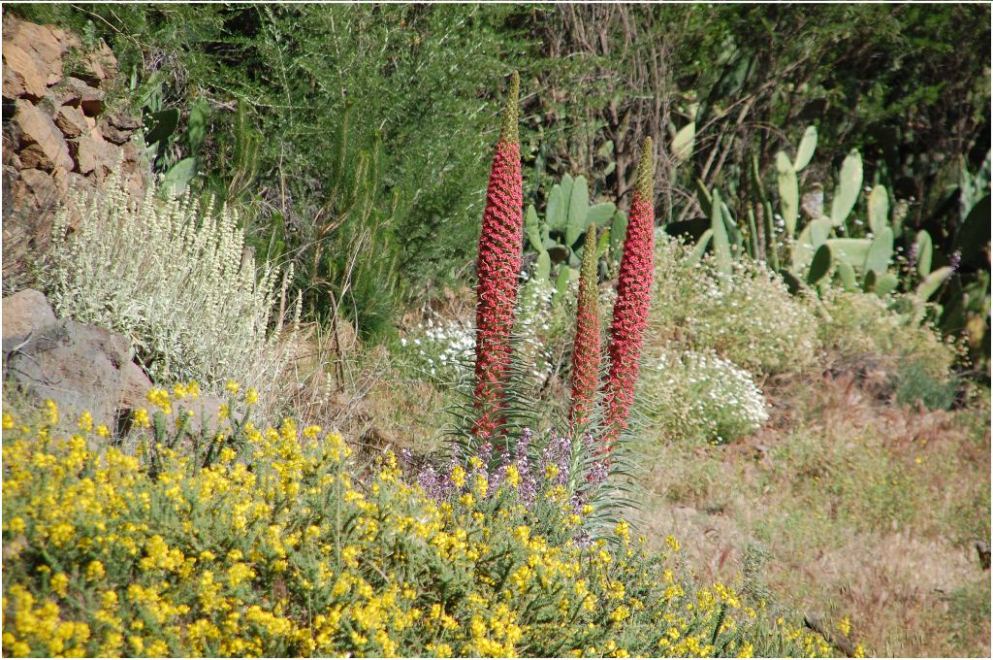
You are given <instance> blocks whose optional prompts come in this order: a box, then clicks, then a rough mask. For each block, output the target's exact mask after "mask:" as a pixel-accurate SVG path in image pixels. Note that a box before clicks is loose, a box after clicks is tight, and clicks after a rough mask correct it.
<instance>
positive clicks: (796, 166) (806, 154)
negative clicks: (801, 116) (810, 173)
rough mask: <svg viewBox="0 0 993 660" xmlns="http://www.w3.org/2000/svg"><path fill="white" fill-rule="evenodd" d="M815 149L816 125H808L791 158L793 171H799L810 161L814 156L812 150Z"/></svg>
mask: <svg viewBox="0 0 993 660" xmlns="http://www.w3.org/2000/svg"><path fill="white" fill-rule="evenodd" d="M815 149H817V127H816V126H808V127H807V130H805V131H804V132H803V137H802V138H800V146H799V147H797V150H796V158H795V159H793V171H794V172H799V171H801V170H802V169H803V168H805V167H806V166H807V164H808V163H810V159H811V158H813V157H814V150H815Z"/></svg>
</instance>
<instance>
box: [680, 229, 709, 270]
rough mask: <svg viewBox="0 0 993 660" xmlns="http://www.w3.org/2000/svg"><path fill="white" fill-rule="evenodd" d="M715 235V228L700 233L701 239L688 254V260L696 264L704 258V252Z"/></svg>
mask: <svg viewBox="0 0 993 660" xmlns="http://www.w3.org/2000/svg"><path fill="white" fill-rule="evenodd" d="M713 236H714V230H713V229H708V230H707V231H705V232H703V234H701V235H700V239H699V240H698V241H697V242H696V245H694V246H693V250H692V251H691V252H690V253H689V255H687V257H686V261H687V262H689V263H691V264H695V263H697V262H699V261H700V259H702V258H703V253H704V252H706V251H707V245H708V244H709V243H710V239H711V238H712V237H713Z"/></svg>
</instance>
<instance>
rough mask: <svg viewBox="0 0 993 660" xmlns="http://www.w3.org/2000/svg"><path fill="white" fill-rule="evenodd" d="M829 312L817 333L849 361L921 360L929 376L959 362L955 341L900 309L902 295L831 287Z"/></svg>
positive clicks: (825, 298)
mask: <svg viewBox="0 0 993 660" xmlns="http://www.w3.org/2000/svg"><path fill="white" fill-rule="evenodd" d="M822 301H823V303H824V311H825V314H824V318H822V319H821V321H820V323H819V324H818V326H817V334H818V338H819V339H820V342H821V344H822V345H823V346H824V348H825V349H828V350H831V351H833V352H835V353H836V355H837V356H838V357H840V358H841V359H842V360H844V361H846V362H852V363H856V362H859V361H863V360H865V359H866V358H867V357H869V358H875V359H876V360H882V361H883V362H885V363H886V364H887V365H888V366H891V367H893V366H896V365H897V364H902V363H907V362H917V363H919V364H920V368H922V369H923V370H924V371H925V372H927V374H928V375H929V377H930V378H932V379H937V380H939V381H945V380H946V379H947V377H948V374H949V372H950V370H951V368H952V365H953V364H954V363H955V359H956V355H957V350H956V346H955V344H954V343H953V342H951V341H949V340H944V339H942V337H941V335H939V334H938V332H937V331H935V330H934V329H933V328H932V327H931V326H930V325H928V324H926V323H925V324H920V323H916V322H914V321H913V318H912V316H911V314H910V313H901V312H900V311H899V309H900V299H899V298H897V297H885V298H880V297H879V296H877V295H875V294H868V293H862V292H847V291H840V290H837V289H830V290H828V291H827V292H826V294H825V295H824V296H823V297H822Z"/></svg>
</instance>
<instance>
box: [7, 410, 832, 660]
mask: <svg viewBox="0 0 993 660" xmlns="http://www.w3.org/2000/svg"><path fill="white" fill-rule="evenodd" d="M232 394H234V393H232ZM154 397H155V398H156V407H157V408H159V409H163V408H165V407H166V405H167V404H168V403H169V402H170V398H169V393H168V392H167V391H166V390H160V391H158V392H157V393H156V394H155V395H154ZM246 397H247V399H251V398H252V396H251V394H250V393H247V392H246V393H242V394H241V398H240V399H237V400H234V399H232V404H233V405H234V407H236V408H244V407H245V406H246V405H247V403H248V401H247V400H246ZM173 402H174V403H176V402H175V401H173ZM176 405H177V406H180V405H181V404H180V403H176ZM160 414H161V410H159V411H156V412H155V413H154V419H153V420H152V423H151V425H150V428H148V429H139V430H136V431H135V434H136V436H137V442H136V445H135V446H136V448H135V450H134V452H133V453H125V452H124V451H122V450H121V449H120V448H118V447H117V446H115V445H113V444H108V443H107V442H106V441H103V440H101V439H100V435H99V434H98V433H96V431H95V430H94V429H92V425H91V424H87V423H86V420H85V419H84V420H83V422H84V423H82V424H80V425H79V426H80V428H79V433H78V434H76V435H72V436H70V437H68V438H66V437H59V436H57V435H56V434H55V433H54V431H53V430H52V428H51V426H50V425H49V423H48V422H49V421H50V420H51V418H54V417H56V416H57V410H54V409H49V410H48V411H47V417H45V418H44V419H43V421H42V423H41V424H40V425H34V426H30V425H26V424H24V423H22V422H21V421H20V420H18V419H16V417H15V416H14V415H10V414H9V413H8V414H6V415H4V424H3V428H4V432H3V544H4V553H5V561H4V565H3V578H4V579H3V639H2V641H3V653H4V655H8V656H28V655H42V656H84V655H88V656H94V655H98V656H109V657H118V656H125V655H127V656H343V655H357V656H424V655H429V656H451V655H456V656H553V657H554V656H570V655H572V656H610V657H624V656H627V655H639V656H661V655H666V656H668V655H672V656H709V655H731V656H735V655H750V654H752V653H755V654H768V655H785V656H794V655H823V654H828V653H829V652H830V648H829V647H828V646H827V645H826V644H825V642H824V641H823V639H821V638H820V637H818V636H816V635H813V634H811V633H809V632H806V631H803V630H801V629H800V628H796V627H791V626H789V625H787V624H785V623H784V624H780V625H773V624H771V623H769V622H768V621H766V619H767V618H768V617H766V616H765V615H764V613H763V612H762V611H761V610H759V611H756V610H755V609H753V608H751V607H749V606H748V605H747V604H745V603H743V602H742V599H741V597H739V596H738V595H737V594H736V593H735V592H734V591H733V590H732V589H731V588H729V587H727V586H725V585H721V584H715V585H710V586H709V587H707V588H696V587H694V586H693V585H692V584H691V583H690V582H689V581H688V580H686V579H682V578H679V577H677V576H678V575H680V574H681V570H680V563H679V554H678V547H679V546H678V543H676V542H675V539H673V540H672V542H671V543H670V544H669V548H670V550H671V551H670V552H669V553H668V554H667V555H656V556H648V555H647V554H646V553H645V552H644V551H643V550H642V549H641V548H640V547H639V545H638V542H637V541H632V539H631V534H632V529H631V527H630V526H629V525H628V524H627V523H624V522H621V523H619V524H618V525H617V526H616V528H615V535H614V537H613V540H612V541H606V540H598V541H589V542H582V541H578V540H577V539H581V538H583V536H582V535H581V534H578V533H577V532H578V531H579V528H580V526H582V524H583V520H582V517H581V516H579V515H577V514H576V513H574V512H573V511H572V510H571V509H570V508H569V507H568V506H565V505H563V506H545V507H543V508H542V511H544V512H545V513H543V514H542V517H541V518H538V517H536V515H535V513H534V510H532V509H528V508H526V507H524V506H523V505H522V504H521V503H520V501H519V499H518V498H517V495H516V490H515V486H514V484H513V480H508V483H504V484H502V485H499V486H495V487H493V488H490V487H489V484H487V483H485V482H484V481H482V480H479V479H469V478H466V475H465V472H464V470H463V471H462V474H461V475H456V476H457V477H461V478H458V479H457V480H458V481H459V482H460V483H461V486H460V488H461V489H462V492H461V496H458V497H453V498H450V499H447V500H444V501H440V502H439V501H436V500H434V499H432V498H430V497H428V496H427V495H426V494H425V493H424V492H423V490H421V488H420V487H416V486H410V485H408V484H407V483H406V482H405V480H404V478H403V476H402V474H401V471H400V469H399V468H398V466H397V461H396V459H395V458H394V457H393V456H392V455H390V454H386V455H385V456H384V457H383V459H382V460H381V461H380V464H379V465H378V466H377V467H376V468H375V469H373V470H372V471H371V473H370V472H369V471H362V472H361V474H363V475H365V474H368V476H363V477H361V478H360V476H359V475H360V472H359V471H358V470H357V469H356V468H355V467H354V466H353V465H352V464H351V462H350V459H349V454H350V450H349V447H348V445H347V444H346V443H345V441H344V440H343V438H342V437H341V436H340V435H339V434H337V433H333V432H332V433H326V432H324V431H323V430H321V429H319V428H317V427H306V428H305V429H298V427H297V425H296V424H295V423H294V422H293V421H292V420H285V421H284V422H283V423H282V424H281V425H279V426H278V427H276V428H265V429H262V428H256V427H255V426H254V425H253V424H252V422H251V421H250V420H249V417H248V415H247V413H245V414H241V413H240V412H238V411H232V414H231V415H230V416H229V417H228V418H227V420H225V421H224V422H222V426H221V427H220V428H219V429H217V430H216V432H212V433H210V434H204V438H203V442H201V443H200V444H190V443H188V442H187V441H186V440H184V439H180V441H174V440H173V439H172V438H173V437H174V436H175V434H174V433H173V432H172V431H171V430H170V429H165V428H162V423H161V420H162V417H161V416H160ZM84 427H86V428H84ZM130 444H131V443H128V446H130ZM94 448H99V449H96V450H95V449H94ZM460 469H461V468H460ZM555 511H560V512H561V514H560V515H559V514H556V513H555Z"/></svg>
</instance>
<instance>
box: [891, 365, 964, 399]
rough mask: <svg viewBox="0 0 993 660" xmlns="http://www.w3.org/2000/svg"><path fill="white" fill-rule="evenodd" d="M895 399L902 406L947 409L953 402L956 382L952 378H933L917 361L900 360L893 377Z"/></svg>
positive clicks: (926, 367)
mask: <svg viewBox="0 0 993 660" xmlns="http://www.w3.org/2000/svg"><path fill="white" fill-rule="evenodd" d="M894 385H895V386H896V401H897V403H899V404H900V405H904V406H916V405H923V406H924V407H926V408H929V409H931V410H948V409H949V408H951V407H952V404H953V403H955V396H956V394H957V393H958V383H957V382H956V381H955V379H954V378H944V379H941V378H935V376H934V375H933V374H932V372H931V369H929V368H928V366H927V365H926V364H925V363H923V362H921V361H919V360H915V361H913V362H907V363H904V362H901V363H900V366H899V367H897V372H896V376H895V377H894Z"/></svg>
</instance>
